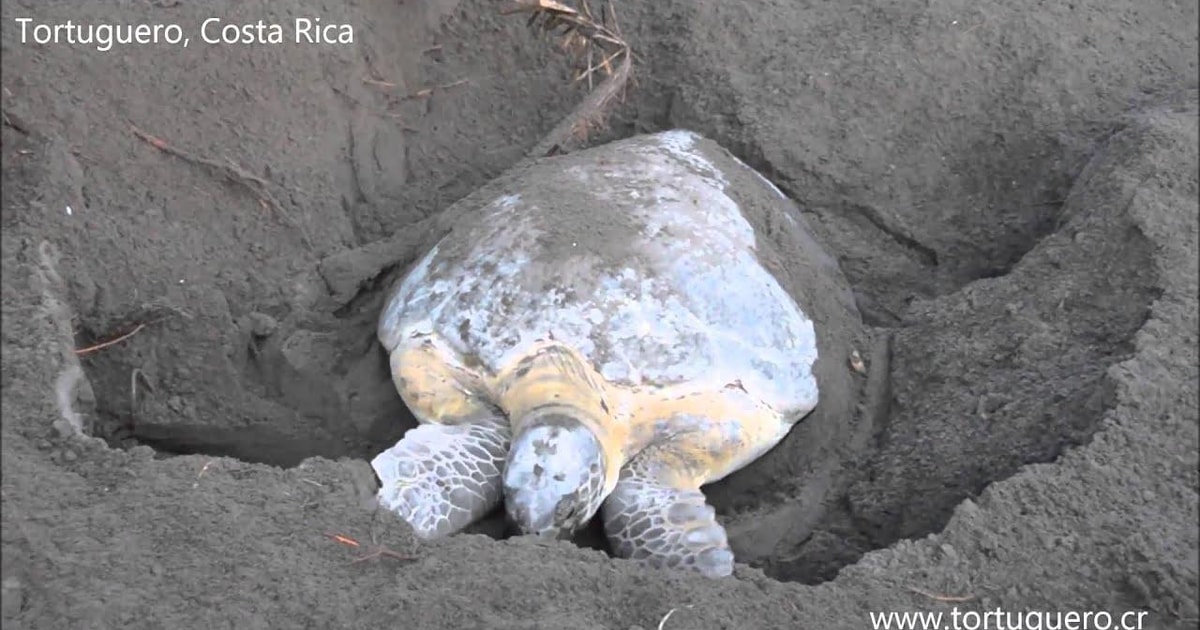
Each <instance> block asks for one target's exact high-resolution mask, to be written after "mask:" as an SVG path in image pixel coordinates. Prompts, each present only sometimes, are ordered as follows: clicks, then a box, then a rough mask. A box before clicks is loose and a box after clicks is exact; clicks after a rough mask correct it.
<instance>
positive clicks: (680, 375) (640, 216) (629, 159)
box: [371, 131, 817, 577]
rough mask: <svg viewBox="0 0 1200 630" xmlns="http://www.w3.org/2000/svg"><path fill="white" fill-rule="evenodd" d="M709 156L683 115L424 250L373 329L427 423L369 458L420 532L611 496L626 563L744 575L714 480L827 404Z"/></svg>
mask: <svg viewBox="0 0 1200 630" xmlns="http://www.w3.org/2000/svg"><path fill="white" fill-rule="evenodd" d="M702 142H703V143H704V144H703V146H701V143H702ZM711 151H722V152H723V149H720V148H719V147H718V146H717V145H716V143H712V142H711V141H708V140H704V139H703V138H701V137H700V136H698V135H696V134H694V133H692V132H686V131H670V132H663V133H658V134H653V135H646V136H638V137H634V138H631V139H628V140H622V141H618V142H614V143H611V144H608V145H604V146H602V147H598V148H595V149H589V150H587V151H582V152H578V153H572V154H568V155H565V156H560V157H556V158H552V159H550V160H545V161H542V162H540V163H538V164H536V165H535V166H533V167H530V168H529V169H528V170H526V171H525V172H524V173H522V174H521V175H520V176H519V177H516V178H514V179H511V180H510V183H509V186H508V188H507V189H505V187H504V186H503V185H502V186H501V187H500V192H501V193H506V194H498V195H496V196H495V197H492V198H491V199H492V201H491V203H488V204H486V205H484V207H482V208H481V209H479V210H477V211H475V212H474V213H473V214H472V215H471V216H470V217H469V219H468V220H467V221H465V222H464V223H463V224H462V225H459V226H457V227H456V228H455V229H454V230H453V231H452V232H450V233H449V234H448V235H447V236H445V237H444V238H443V239H442V240H441V241H440V242H438V244H437V245H436V246H434V247H433V248H432V249H431V250H430V251H429V252H428V253H427V254H426V255H425V256H424V257H423V258H421V259H420V260H419V261H417V262H416V263H415V264H414V265H413V267H412V268H411V269H410V270H409V271H408V273H407V274H406V276H405V277H404V278H403V279H402V280H401V281H400V282H399V283H398V284H397V286H396V287H395V288H394V289H393V290H392V292H391V294H390V295H389V297H388V299H387V302H386V305H385V307H384V309H383V312H382V314H381V316H380V319H379V322H378V330H377V333H378V337H379V340H380V341H381V342H382V344H383V346H384V348H385V349H386V350H387V352H388V355H389V357H390V365H391V374H392V378H393V381H394V383H395V386H396V389H397V390H398V391H399V393H400V396H401V398H402V399H403V400H404V402H405V403H406V404H407V406H408V408H409V409H410V410H411V411H412V412H413V414H414V415H415V416H416V417H417V419H418V420H419V422H420V424H419V425H418V426H417V427H416V428H414V429H412V430H410V431H408V432H407V433H406V434H405V435H404V437H403V438H402V439H401V440H400V441H399V442H398V443H397V444H396V445H395V446H393V447H392V448H390V449H388V450H386V451H384V452H382V453H380V454H379V455H378V456H377V457H375V458H374V460H373V461H372V462H371V464H372V467H373V468H374V470H375V472H376V474H377V476H378V477H379V479H380V481H381V483H382V487H381V489H380V490H379V494H378V500H379V502H380V503H381V505H383V506H384V507H386V508H387V509H390V510H392V511H394V512H396V513H397V514H399V515H400V516H401V517H402V518H403V519H404V520H406V521H407V522H408V523H409V524H410V525H411V526H412V528H413V529H414V530H415V532H416V533H417V535H418V536H420V537H423V538H426V539H432V538H438V537H442V536H446V535H449V534H452V533H455V532H458V531H460V530H462V529H463V528H464V527H466V526H467V525H468V524H470V523H472V522H473V521H475V520H477V519H479V518H480V517H482V516H484V515H485V514H486V513H488V512H489V511H491V510H492V509H493V508H495V507H496V506H497V504H498V503H500V502H501V501H503V502H504V505H505V509H506V512H507V515H508V517H509V520H510V521H511V522H512V523H513V524H515V525H516V527H517V528H518V529H519V531H520V532H521V533H524V534H536V535H541V536H557V537H566V536H568V535H570V534H572V533H573V532H575V531H576V530H577V529H579V528H580V527H581V526H583V525H584V524H586V523H587V522H588V521H589V520H590V519H591V518H592V517H593V515H595V514H596V512H597V511H600V513H601V516H602V518H603V523H604V528H605V532H606V535H607V536H608V538H609V541H610V543H611V546H612V549H613V551H614V553H615V554H616V555H618V556H620V557H627V558H634V559H639V560H642V561H644V562H646V563H648V564H650V565H652V566H657V567H664V566H665V567H681V568H691V569H694V570H697V571H699V572H701V573H703V574H705V575H708V576H713V577H719V576H725V575H729V574H730V573H731V572H732V570H733V554H732V552H731V551H730V549H729V545H728V541H727V539H726V535H725V530H724V528H723V527H722V526H721V525H720V524H719V523H718V522H717V520H716V515H715V512H714V510H713V508H712V507H711V506H709V505H708V504H707V502H706V501H705V497H704V495H703V494H702V493H701V491H700V487H701V486H702V485H704V484H706V483H709V482H712V481H715V480H718V479H721V478H723V477H725V476H726V475H728V474H730V473H731V472H733V471H735V470H738V469H740V468H742V467H743V466H745V465H746V464H747V463H749V462H751V461H753V460H754V459H756V458H758V457H759V456H761V455H762V454H763V453H765V452H766V451H768V450H769V449H771V448H772V447H774V446H775V445H776V444H777V443H778V442H779V441H780V440H781V439H782V438H783V437H784V436H785V435H787V433H788V431H789V429H790V428H791V427H792V425H793V424H794V423H795V422H797V421H798V420H799V419H801V418H803V417H804V416H805V415H807V414H808V413H809V412H810V411H811V410H812V409H813V408H814V407H815V406H816V404H817V383H816V380H815V379H814V377H813V372H812V367H813V364H814V361H816V359H817V344H816V337H815V335H814V329H813V323H812V321H811V320H810V319H809V317H808V316H807V315H806V314H805V313H804V311H802V310H801V308H800V307H799V306H798V305H797V303H796V301H795V300H794V299H793V298H792V297H791V296H790V295H789V294H788V293H787V292H786V291H785V290H784V289H783V288H782V286H781V284H780V282H779V281H778V279H777V278H776V277H775V276H774V275H773V273H772V272H771V271H768V268H767V267H766V266H764V265H763V264H762V261H761V260H760V257H759V255H758V254H759V253H760V251H759V249H760V246H761V245H762V244H760V243H758V242H757V238H756V232H755V230H754V229H753V227H752V226H751V224H750V223H749V222H748V221H747V219H746V218H745V217H744V216H743V215H742V213H741V211H740V209H739V205H738V204H737V203H736V202H735V201H734V199H733V198H731V197H730V196H729V195H728V194H727V190H726V189H727V188H728V187H729V186H730V183H729V179H730V178H728V177H727V175H728V174H729V173H727V172H722V171H721V170H720V169H718V168H717V167H716V166H714V164H713V162H712V161H711V160H710V159H709V158H708V157H706V156H708V155H711V153H710V152H711ZM724 156H725V157H723V158H722V162H721V163H725V164H734V163H735V162H734V161H730V159H731V158H732V156H730V155H729V154H728V153H724ZM734 160H736V159H734ZM737 164H738V165H737V168H741V169H744V170H745V171H746V172H752V171H750V169H749V167H746V166H745V165H741V164H740V163H737ZM745 175H746V173H739V174H738V176H739V178H740V179H738V181H739V182H743V183H745V182H749V183H748V184H747V185H751V186H762V187H766V186H769V184H768V183H766V180H765V179H763V178H761V177H759V178H758V180H755V178H754V177H746V176H745ZM513 182H516V183H517V184H519V185H514V184H513ZM771 188H772V190H773V193H772V195H770V196H766V197H763V198H768V199H775V200H776V201H779V202H780V203H783V201H782V199H783V197H782V195H778V190H777V189H773V187H771ZM774 195H778V198H776V197H775V196H774Z"/></svg>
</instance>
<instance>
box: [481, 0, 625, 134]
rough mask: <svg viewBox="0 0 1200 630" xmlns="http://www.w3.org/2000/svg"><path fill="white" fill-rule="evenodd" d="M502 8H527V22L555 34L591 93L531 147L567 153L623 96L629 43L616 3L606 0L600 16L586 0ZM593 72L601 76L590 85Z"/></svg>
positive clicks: (522, 0)
mask: <svg viewBox="0 0 1200 630" xmlns="http://www.w3.org/2000/svg"><path fill="white" fill-rule="evenodd" d="M502 13H504V14H513V13H528V14H529V22H528V24H529V26H531V27H534V28H537V29H539V30H541V31H542V32H544V33H548V34H550V35H551V36H553V37H556V38H557V39H558V47H559V49H560V50H562V51H563V52H564V53H566V54H567V55H568V56H569V57H571V58H572V60H574V61H575V63H576V64H577V65H578V66H579V67H578V68H577V69H576V72H575V77H574V80H575V81H576V82H579V81H583V80H587V83H588V89H589V90H591V93H590V94H589V95H588V97H587V98H586V99H584V101H583V102H582V103H580V104H579V106H578V107H576V108H575V110H574V111H572V112H571V114H570V115H569V116H567V118H566V119H564V120H563V121H562V122H561V123H560V124H559V125H558V126H557V127H555V128H554V129H553V130H552V131H551V132H550V134H549V135H547V137H546V138H545V139H544V140H543V141H542V142H541V143H539V144H538V145H537V146H536V147H534V150H533V151H531V152H530V156H531V157H545V156H548V155H555V154H558V153H567V152H569V151H570V150H571V149H572V148H574V146H575V145H578V144H580V143H582V142H584V141H586V140H587V139H588V136H590V135H591V134H592V132H594V131H597V130H600V129H603V128H604V126H605V125H606V123H607V117H608V114H609V113H610V111H611V109H612V108H613V107H614V106H615V104H616V103H617V102H618V101H620V100H622V99H623V97H624V94H625V88H626V86H627V85H628V84H629V81H630V78H631V76H632V74H633V58H632V55H633V53H632V51H631V50H630V47H629V43H628V42H626V41H625V38H624V37H623V36H622V35H621V27H620V25H619V24H618V23H617V13H616V9H614V8H613V6H612V4H611V3H609V4H606V5H605V10H602V11H601V14H600V16H599V17H597V16H596V15H594V14H593V13H592V9H591V7H590V6H589V5H588V3H587V0H580V3H579V9H575V8H572V7H570V6H567V5H565V4H563V3H561V2H557V1H556V0H515V2H514V3H513V5H512V6H511V7H510V8H508V9H505V10H503V11H502ZM597 74H601V75H603V76H604V77H605V80H604V81H603V82H602V83H601V84H600V85H599V86H593V79H594V77H595V76H596V75H597Z"/></svg>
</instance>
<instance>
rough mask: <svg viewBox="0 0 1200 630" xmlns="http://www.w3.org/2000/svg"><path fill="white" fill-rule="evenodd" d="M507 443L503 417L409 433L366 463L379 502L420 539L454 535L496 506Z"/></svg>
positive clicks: (425, 427) (428, 426) (424, 427)
mask: <svg viewBox="0 0 1200 630" xmlns="http://www.w3.org/2000/svg"><path fill="white" fill-rule="evenodd" d="M511 441H512V432H511V430H510V428H509V425H508V420H507V419H506V418H504V417H503V416H496V417H489V418H487V419H482V420H473V421H470V422H464V423H461V424H422V425H420V426H417V427H416V428H414V429H410V430H409V431H408V432H407V433H405V434H404V438H403V439H401V440H400V441H399V442H397V443H396V445H395V446H393V447H391V448H389V449H388V450H386V451H384V452H382V453H380V454H379V455H377V456H375V459H373V460H371V468H373V469H375V474H376V475H377V476H378V477H379V481H380V482H381V484H382V485H381V487H380V489H379V503H380V505H382V506H383V507H384V508H386V509H388V510H391V511H393V512H395V513H396V514H398V515H399V516H400V517H401V518H403V519H404V520H405V522H407V523H408V524H409V526H411V527H412V528H413V531H414V532H415V533H416V534H417V536H419V537H420V538H424V539H427V540H429V539H435V538H441V537H444V536H449V535H451V534H455V533H458V532H460V531H462V530H463V528H465V527H466V526H468V525H470V524H471V523H473V522H475V521H477V520H479V519H480V518H482V517H483V516H485V515H487V513H488V512H490V511H492V510H493V509H494V508H495V507H496V506H497V505H499V504H500V501H501V499H502V497H503V494H504V484H503V474H502V473H503V470H504V458H505V456H506V455H507V453H508V447H509V444H510V442H511Z"/></svg>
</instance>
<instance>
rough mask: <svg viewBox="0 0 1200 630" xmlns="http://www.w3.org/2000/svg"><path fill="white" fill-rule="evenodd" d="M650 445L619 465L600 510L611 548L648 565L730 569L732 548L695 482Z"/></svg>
mask: <svg viewBox="0 0 1200 630" xmlns="http://www.w3.org/2000/svg"><path fill="white" fill-rule="evenodd" d="M657 455H658V453H656V452H654V449H653V448H651V449H648V452H643V453H642V454H641V455H639V456H638V457H637V458H636V459H635V460H634V461H632V462H630V463H629V464H627V465H626V466H625V467H624V468H623V469H622V470H621V477H620V479H619V480H618V481H617V485H616V487H615V488H614V489H613V491H612V494H610V495H609V496H608V499H607V500H606V501H605V502H604V506H603V507H602V508H601V513H602V514H603V517H604V530H605V532H606V534H607V535H608V540H609V543H610V544H611V545H612V548H613V551H614V552H615V553H616V554H617V555H618V556H620V557H622V558H630V559H633V560H637V561H640V562H644V563H645V564H647V565H650V566H652V567H658V568H662V567H666V568H680V569H691V570H695V571H698V572H700V573H701V574H703V575H705V576H708V577H714V578H715V577H725V576H727V575H730V574H731V573H733V552H732V551H730V549H729V542H728V540H727V538H726V536H725V528H724V527H722V526H721V524H720V523H718V522H717V518H716V511H715V510H713V508H712V506H710V505H708V503H707V502H706V501H705V499H704V494H703V493H701V492H700V487H699V483H697V481H696V479H695V478H689V476H688V475H686V474H681V472H682V471H680V470H678V468H674V467H672V466H670V465H666V464H667V462H663V461H660V460H659V457H657Z"/></svg>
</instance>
